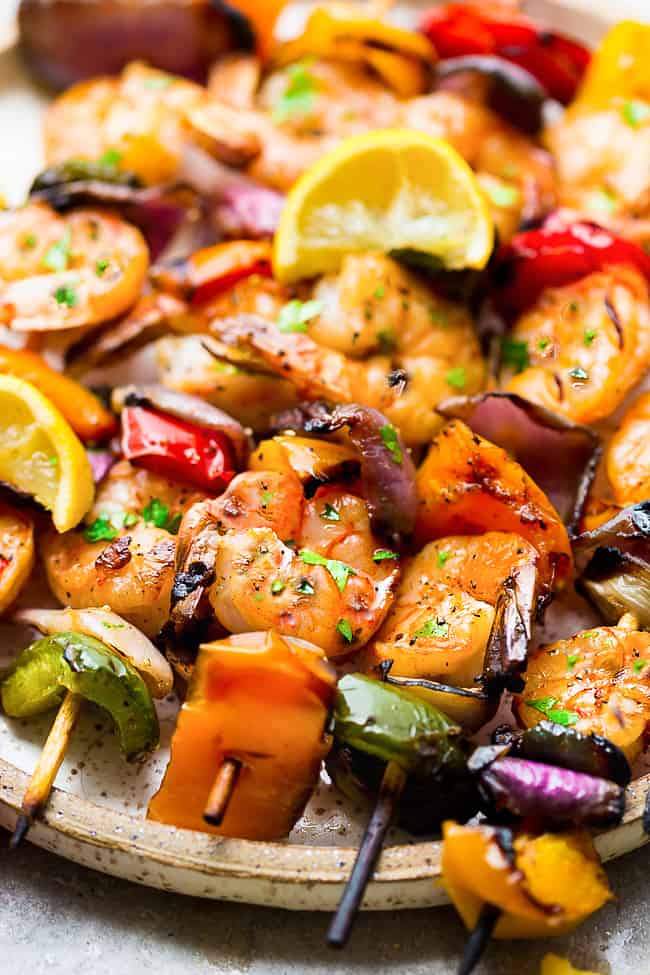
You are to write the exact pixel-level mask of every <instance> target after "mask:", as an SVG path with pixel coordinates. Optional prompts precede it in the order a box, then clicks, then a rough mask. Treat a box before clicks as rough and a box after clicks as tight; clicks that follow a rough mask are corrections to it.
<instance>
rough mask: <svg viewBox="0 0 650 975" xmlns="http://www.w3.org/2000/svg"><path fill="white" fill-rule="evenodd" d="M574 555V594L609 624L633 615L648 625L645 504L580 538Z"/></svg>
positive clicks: (649, 540) (649, 525) (649, 543)
mask: <svg viewBox="0 0 650 975" xmlns="http://www.w3.org/2000/svg"><path fill="white" fill-rule="evenodd" d="M574 551H575V554H576V561H577V563H578V567H579V568H580V569H581V570H582V571H581V575H580V578H579V581H578V589H579V590H580V592H582V593H583V594H584V595H585V596H586V597H587V599H589V601H590V602H591V603H593V605H594V606H595V607H596V608H597V609H598V611H599V612H600V613H601V614H602V616H603V618H604V619H605V621H606V622H608V623H614V622H616V620H618V619H619V617H620V616H621V615H622V614H623V613H627V612H630V613H634V615H635V616H636V618H637V619H638V621H639V625H640V626H643V627H647V626H648V625H650V502H649V501H642V502H641V503H640V504H635V505H631V506H630V507H629V508H624V509H623V511H621V512H619V513H618V514H616V515H614V517H613V518H610V519H609V521H606V522H604V524H602V525H599V526H598V527H597V528H594V529H593V531H590V532H586V533H585V534H584V535H580V536H579V537H578V538H577V539H576V542H575V546H574Z"/></svg>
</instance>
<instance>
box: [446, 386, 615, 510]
mask: <svg viewBox="0 0 650 975" xmlns="http://www.w3.org/2000/svg"><path fill="white" fill-rule="evenodd" d="M438 412H439V413H441V414H442V416H444V417H447V419H450V420H451V419H459V420H462V421H463V422H464V423H466V424H467V426H468V427H470V429H471V430H473V431H474V433H478V434H479V435H480V436H481V437H485V438H486V440H489V441H490V442H491V443H494V444H497V445H498V446H499V447H503V449H504V450H507V451H508V453H509V454H510V456H511V457H514V459H515V460H516V461H517V462H518V463H519V464H521V466H522V467H523V469H524V470H525V471H526V473H527V474H528V475H529V476H530V477H532V479H533V480H534V481H535V483H536V484H537V485H538V487H540V488H541V489H542V491H543V492H544V493H545V494H546V496H547V497H548V499H549V501H550V502H551V504H552V505H553V506H554V507H555V508H556V510H557V511H558V512H559V514H560V515H561V516H562V518H563V520H564V521H565V523H567V524H568V525H569V529H570V528H571V526H572V525H574V524H575V522H576V520H577V518H578V517H579V515H580V513H581V510H582V507H583V506H584V502H585V498H586V495H587V491H588V489H589V485H590V484H591V481H592V479H593V476H594V473H595V466H596V463H597V461H598V457H599V442H600V441H599V437H598V436H597V434H595V433H594V431H593V430H591V429H590V428H589V427H584V426H581V425H580V424H578V423H572V422H571V421H570V420H567V419H566V417H563V416H559V415H558V414H556V413H552V412H551V411H550V410H547V409H545V408H544V407H543V406H538V405H537V404H535V403H530V402H529V401H528V400H526V399H524V398H523V397H522V396H517V395H515V394H514V393H502V392H491V393H482V394H480V395H478V396H455V397H453V398H452V399H448V400H445V402H443V403H440V405H439V406H438ZM550 456H552V457H553V458H554V459H555V462H554V463H553V464H549V462H548V458H549V457H550Z"/></svg>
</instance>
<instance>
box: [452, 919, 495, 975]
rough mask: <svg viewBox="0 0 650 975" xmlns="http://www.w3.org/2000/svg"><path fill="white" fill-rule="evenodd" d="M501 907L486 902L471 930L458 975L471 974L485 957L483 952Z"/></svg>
mask: <svg viewBox="0 0 650 975" xmlns="http://www.w3.org/2000/svg"><path fill="white" fill-rule="evenodd" d="M500 917H501V908H499V907H496V906H495V905H494V904H488V903H486V904H484V905H483V910H482V911H481V913H480V914H479V918H478V921H477V922H476V926H475V927H474V929H473V931H471V933H470V936H469V938H468V939H467V944H466V945H465V951H464V953H463V957H462V960H461V963H460V965H459V966H458V975H471V973H472V972H473V971H474V969H475V967H476V966H477V965H478V963H479V962H480V960H481V958H482V957H483V952H484V951H485V949H486V948H487V946H488V942H489V940H490V938H491V937H492V932H493V931H494V929H495V927H496V925H497V922H498V920H499V918H500Z"/></svg>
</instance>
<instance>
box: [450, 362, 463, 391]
mask: <svg viewBox="0 0 650 975" xmlns="http://www.w3.org/2000/svg"><path fill="white" fill-rule="evenodd" d="M445 379H446V380H447V385H449V386H451V387H452V389H465V385H466V383H467V376H466V374H465V367H464V366H456V367H455V368H454V369H450V370H449V372H448V373H447V375H446V376H445Z"/></svg>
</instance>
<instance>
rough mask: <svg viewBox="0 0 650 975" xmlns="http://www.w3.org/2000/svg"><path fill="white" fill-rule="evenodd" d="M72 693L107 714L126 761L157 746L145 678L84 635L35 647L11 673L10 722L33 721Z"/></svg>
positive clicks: (7, 683) (61, 636) (6, 700)
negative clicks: (26, 719)
mask: <svg viewBox="0 0 650 975" xmlns="http://www.w3.org/2000/svg"><path fill="white" fill-rule="evenodd" d="M68 691H70V692H71V693H73V694H76V695H78V696H79V697H83V698H86V699H87V700H89V701H92V702H93V703H94V704H98V705H99V706H100V707H102V708H104V709H105V710H106V711H108V713H109V714H110V715H111V717H112V718H113V721H114V722H115V729H116V731H117V734H118V736H119V740H120V745H121V747H122V751H123V752H124V754H125V756H126V759H127V761H137V760H138V759H139V758H141V757H142V756H143V755H145V754H146V753H147V752H150V751H152V750H153V749H154V748H156V746H157V745H158V741H159V736H160V732H159V727H158V718H157V716H156V711H155V709H154V706H153V703H152V700H151V695H150V694H149V691H148V690H147V686H146V684H145V683H144V681H143V679H142V677H141V676H140V675H139V673H138V672H137V670H135V668H134V667H132V666H131V665H130V664H128V663H126V661H125V660H123V659H121V658H120V657H118V656H117V655H116V654H115V653H112V652H111V651H110V650H109V649H108V647H106V646H104V644H103V643H100V642H99V640H95V639H93V638H92V637H89V636H85V635H82V634H80V633H72V632H67V633H56V634H54V635H52V636H46V637H43V638H42V639H41V640H37V641H36V642H35V643H32V644H31V646H29V647H27V648H26V649H25V650H23V652H22V653H21V654H20V656H19V657H18V658H17V660H15V661H14V663H13V664H12V666H11V667H10V668H9V670H8V672H7V673H6V675H5V677H4V680H3V682H2V689H1V692H0V693H1V698H2V706H3V708H4V710H5V712H6V713H7V714H8V715H9V717H10V718H28V717H31V716H32V715H35V714H42V713H43V712H44V711H49V710H50V709H51V708H54V707H56V706H57V705H59V704H60V703H61V702H62V700H63V698H64V696H65V695H66V692H68Z"/></svg>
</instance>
